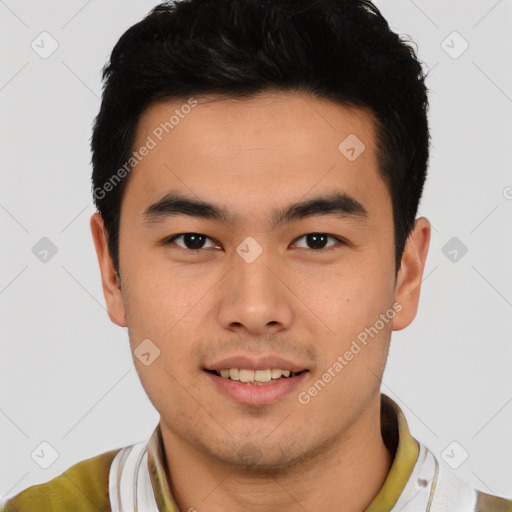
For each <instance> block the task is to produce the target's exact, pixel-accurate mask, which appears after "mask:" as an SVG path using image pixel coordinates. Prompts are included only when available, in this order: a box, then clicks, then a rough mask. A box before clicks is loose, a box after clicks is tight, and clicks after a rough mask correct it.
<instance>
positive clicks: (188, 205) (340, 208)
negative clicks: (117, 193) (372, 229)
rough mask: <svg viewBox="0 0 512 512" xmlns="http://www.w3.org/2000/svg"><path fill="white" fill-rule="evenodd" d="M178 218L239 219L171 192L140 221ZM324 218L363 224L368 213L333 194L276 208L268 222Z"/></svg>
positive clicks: (350, 199) (345, 197) (356, 203)
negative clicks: (183, 216)
mask: <svg viewBox="0 0 512 512" xmlns="http://www.w3.org/2000/svg"><path fill="white" fill-rule="evenodd" d="M179 215H188V216H190V217H196V218H200V219H206V220H212V221H217V222H222V223H224V224H234V223H236V221H237V220H238V216H237V215H235V214H233V213H232V212H230V211H229V210H228V209H226V208H225V207H223V206H220V205H217V204H213V203H209V202H206V201H203V200H201V199H196V198H193V197H190V196H186V195H184V194H182V193H181V192H170V193H168V194H167V195H165V196H164V197H162V198H161V199H160V200H159V201H157V202H156V203H154V204H152V205H150V206H148V207H147V208H146V209H145V210H144V213H143V214H142V218H143V222H144V223H146V224H154V223H159V222H163V221H165V220H167V219H169V218H172V217H176V216H179ZM324 215H325V216H335V217H338V218H343V219H346V218H348V219H355V220H362V221H366V220H367V218H368V215H369V214H368V211H367V210H366V208H365V207H364V206H363V205H362V204H361V203H360V202H359V201H358V200H357V199H355V198H354V197H352V196H350V195H348V194H347V193H344V192H333V193H330V194H324V195H320V196H316V197H313V198H310V199H306V200H304V201H300V202H298V203H294V204H291V205H287V206H285V207H284V208H278V209H275V210H273V211H272V212H271V216H270V220H271V224H272V229H274V228H276V227H278V226H280V225H283V224H287V223H291V222H294V221H298V220H302V219H306V218H308V217H314V216H324Z"/></svg>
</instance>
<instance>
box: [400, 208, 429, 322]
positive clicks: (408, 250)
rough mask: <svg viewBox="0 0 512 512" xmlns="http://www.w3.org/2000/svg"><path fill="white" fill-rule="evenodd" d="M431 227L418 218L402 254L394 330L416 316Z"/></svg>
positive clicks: (421, 218) (424, 219)
mask: <svg viewBox="0 0 512 512" xmlns="http://www.w3.org/2000/svg"><path fill="white" fill-rule="evenodd" d="M430 234H431V227H430V222H429V221H428V219H426V218H425V217H420V218H418V219H416V221H415V224H414V229H413V231H412V232H411V234H410V236H409V238H408V239H407V243H406V246H405V249H404V253H403V255H402V261H401V266H400V269H399V271H398V276H397V282H396V289H395V301H396V302H398V303H399V304H400V305H401V309H400V311H399V312H398V313H397V314H396V316H395V318H394V319H393V330H394V331H400V330H401V329H404V328H405V327H407V326H408V325H409V324H410V323H411V322H412V321H413V320H414V318H415V316H416V313H417V311H418V304H419V299H420V291H421V281H422V279H423V271H424V269H425V263H426V260H427V254H428V248H429V244H430Z"/></svg>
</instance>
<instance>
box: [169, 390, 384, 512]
mask: <svg viewBox="0 0 512 512" xmlns="http://www.w3.org/2000/svg"><path fill="white" fill-rule="evenodd" d="M162 436H163V440H164V446H165V454H166V459H167V469H168V474H167V479H168V482H169V488H170V489H171V492H172V494H173V498H174V500H175V501H176V504H177V505H178V507H179V509H180V511H182V512H184V511H189V510H192V511H193V510H195V509H197V510H203V509H204V510H206V509H207V510H208V511H209V512H220V511H225V510H254V511H258V512H275V510H279V509H280V508H283V509H286V510H292V511H293V510H297V511H301V512H303V511H304V510H334V509H336V510H340V504H342V507H341V509H342V510H343V511H344V512H361V511H362V510H365V509H366V508H367V507H368V505H370V503H371V502H372V501H373V499H374V498H375V496H376V495H377V493H378V492H379V490H380V488H381V487H382V485H383V483H384V481H385V479H386V477H387V474H388V472H389V469H390V467H391V464H392V459H393V457H392V455H391V453H390V452H389V451H388V449H387V448H386V446H385V444H384V441H383V439H382V434H381V425H380V397H378V399H377V400H376V401H374V402H373V403H372V404H371V405H370V406H369V407H368V408H367V409H366V411H365V412H364V413H363V415H362V416H361V417H360V418H359V419H358V421H356V422H355V423H354V424H353V425H352V426H351V427H350V431H347V432H345V433H344V434H343V435H342V436H340V437H339V438H338V439H336V440H335V441H334V442H333V443H332V444H331V445H330V446H329V447H328V448H327V449H326V450H324V451H323V452H322V453H319V454H317V455H316V456H315V457H313V458H312V459H310V460H309V461H308V462H307V463H303V464H300V465H295V466H293V467H292V468H286V469H285V470H283V471H281V472H279V473H277V472H272V474H270V473H268V474H265V473H263V472H260V473H258V474H255V473H254V472H251V471H250V468H249V469H248V470H247V471H245V472H242V471H241V470H240V467H238V466H231V465H226V464H224V463H222V462H219V461H218V459H214V458H212V457H211V456H209V455H208V454H205V453H204V451H198V450H197V448H195V447H192V446H191V445H190V444H188V443H186V442H185V441H184V440H183V439H181V438H179V437H177V436H176V435H174V433H173V432H172V431H170V430H169V429H167V428H165V430H164V427H163V426H162ZM171 475H172V478H171ZM333 504H336V506H334V505H333Z"/></svg>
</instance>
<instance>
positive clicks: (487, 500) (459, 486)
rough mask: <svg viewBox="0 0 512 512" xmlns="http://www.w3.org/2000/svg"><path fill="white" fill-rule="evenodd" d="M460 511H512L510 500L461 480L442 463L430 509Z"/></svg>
mask: <svg viewBox="0 0 512 512" xmlns="http://www.w3.org/2000/svg"><path fill="white" fill-rule="evenodd" d="M431 510H432V511H433V512H436V511H438V510H439V511H440V512H443V511H447V510H459V511H461V512H466V511H467V512H512V500H510V499H507V498H503V497H499V496H495V495H491V494H487V493H485V492H483V491H480V490H478V489H475V488H474V487H472V486H471V485H469V484H468V483H467V482H465V481H463V480H461V479H460V478H459V477H458V476H456V475H455V474H454V473H453V472H452V471H450V469H449V468H448V467H447V466H446V465H445V464H443V463H441V464H439V473H438V478H437V482H436V483H435V492H434V495H433V499H432V509H431Z"/></svg>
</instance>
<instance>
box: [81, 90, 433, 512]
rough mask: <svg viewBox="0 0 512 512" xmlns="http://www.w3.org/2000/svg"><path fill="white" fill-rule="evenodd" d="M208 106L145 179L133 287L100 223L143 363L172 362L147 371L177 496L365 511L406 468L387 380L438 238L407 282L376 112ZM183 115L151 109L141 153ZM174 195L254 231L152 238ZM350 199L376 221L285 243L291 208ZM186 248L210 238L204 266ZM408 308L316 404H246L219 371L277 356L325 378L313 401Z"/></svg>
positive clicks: (260, 507) (136, 206) (114, 296)
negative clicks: (397, 261) (387, 434)
mask: <svg viewBox="0 0 512 512" xmlns="http://www.w3.org/2000/svg"><path fill="white" fill-rule="evenodd" d="M196 99H197V100H198V101H199V104H198V105H197V106H196V107H195V108H193V109H192V111H191V112H190V113H189V114H188V115H187V116H185V117H184V119H181V120H180V122H179V124H178V125H177V126H176V127H175V128H174V129H173V131H172V133H170V134H168V135H166V136H164V137H163V139H162V141H161V142H159V143H158V144H157V145H156V147H155V148H154V149H152V150H151V151H150V152H149V154H148V155H147V156H146V157H145V158H144V159H143V160H142V161H141V162H140V163H138V165H137V166H136V167H135V168H134V170H133V171H132V173H131V174H130V177H129V181H128V183H127V188H126V189H125V192H124V196H123V201H122V207H121V222H120V245H119V248H120V276H121V283H119V281H118V279H117V277H116V273H115V271H114V268H113V266H112V261H111V258H110V255H109V253H108V249H107V242H106V237H105V231H104V228H103V223H102V219H101V216H100V215H99V214H98V213H96V214H94V215H93V216H92V217H91V230H92V236H93V239H94V243H95V247H96V251H97V256H98V261H99V265H100V270H101V278H102V286H103V291H104V296H105V300H106V304H107V307H108V314H109V317H110V319H111V321H112V322H114V323H115V324H117V325H119V326H123V327H128V332H129V337H130V344H131V348H132V350H134V349H135V348H136V347H137V346H138V345H139V344H140V343H141V341H142V340H144V339H147V338H149V339H150V340H151V341H152V342H153V343H154V344H155V345H156V346H158V348H159V349H160V356H159V357H158V358H157V359H155V360H154V362H153V363H152V364H150V365H149V366H145V365H143V364H142V363H141V362H140V361H139V360H138V358H136V357H134V362H135V366H136V368H137V371H138V374H139V376H140V379H141V382H142V385H143V386H144V389H145V390H146V392H147V394H148V396H149V398H150V400H151V402H152V403H153V405H154V406H155V408H156V409H157V410H158V412H159V413H160V417H161V419H160V425H161V429H162V435H163V441H164V448H165V454H166V458H167V462H168V466H169V474H168V475H167V476H168V480H169V482H170V487H171V491H172V493H173V496H174V498H175V500H176V503H177V504H178V506H179V507H180V509H181V510H183V511H185V510H189V508H191V507H194V508H196V509H197V510H208V511H209V512H216V511H220V510H251V511H258V512H267V511H268V512H270V511H272V512H274V511H275V510H279V509H280V508H281V507H285V508H286V510H293V511H295V510H297V511H299V510H300V511H304V510H308V511H315V510H325V511H331V510H332V511H334V510H340V503H342V504H343V510H344V512H356V511H357V512H360V511H361V510H364V509H365V508H366V507H367V506H368V505H369V504H370V503H371V501H372V500H373V498H374V497H375V496H376V494H377V493H378V491H379V489H380V488H381V486H382V484H383V482H384V480H385V479H386V476H387V473H388V471H389V469H390V466H391V462H392V457H391V454H390V453H389V451H388V450H387V449H386V447H385V445H384V442H383V439H382V436H381V430H380V383H381V382H380V379H381V377H382V374H383V371H384V367H385V363H386V358H387V354H388V348H389V342H390V338H391V332H392V331H398V330H401V329H403V328H405V327H407V326H408V325H409V324H410V323H411V322H412V321H413V319H414V317H415V316H416V312H417V308H418V301H419V296H420V288H421V280H422V275H423V271H424V267H425V262H426V257H427V253H428V247H429V241H430V232H431V230H430V224H429V222H428V220H427V219H426V218H424V217H421V218H418V219H416V223H415V228H414V231H413V232H412V234H411V236H410V237H409V239H408V242H407V245H406V248H405V251H404V254H403V257H402V260H401V268H400V270H399V272H398V275H395V272H394V240H393V217H392V204H391V197H390V195H389V192H388V190H387V188H386V187H385V185H384V182H383V181H382V179H381V177H380V175H379V174H378V171H377V169H378V164H377V158H376V146H375V133H374V121H373V117H372V115H371V113H370V112H368V111H366V110H363V109H355V108H348V107H344V106H341V105H338V104H336V103H333V102H330V101H328V100H323V99H318V98H314V97H311V96H306V95H304V94H301V95H299V94H295V93H266V94H259V95H258V96H256V97H252V98H251V99H249V100H248V99H243V100H241V99H238V100H235V99H233V98H221V97H217V96H208V97H206V96H203V97H197V98H196ZM183 104H184V101H164V102H160V103H158V104H153V105H152V106H150V107H149V108H148V109H147V110H146V111H145V112H144V114H143V116H142V117H141V119H140V121H139V124H138V129H137V135H136V140H135V144H134V148H139V147H140V146H141V145H143V144H144V142H145V141H146V139H147V137H148V135H151V133H152V132H153V130H154V129H155V127H157V126H158V125H159V124H160V123H161V122H164V121H166V120H168V119H169V117H170V116H171V115H172V114H173V112H174V110H175V109H176V108H180V106H181V105H183ZM349 134H356V135H357V137H358V138H359V139H360V140H362V141H363V142H364V144H365V146H366V149H365V150H364V151H363V152H362V153H361V155H360V156H359V157H358V158H357V159H356V160H354V161H349V160H348V159H347V158H346V157H345V156H344V155H343V154H342V153H341V152H340V151H339V150H338V145H339V144H340V142H341V141H343V140H344V139H345V138H346V137H347V136H348V135H349ZM171 190H178V191H180V192H183V193H187V194H189V195H192V196H194V197H197V198H201V199H204V200H206V201H209V202H213V203H216V204H219V205H222V206H225V207H226V208H227V209H229V210H230V211H231V212H233V213H234V214H236V215H238V217H239V218H238V221H237V222H236V223H233V224H223V223H222V222H216V221H212V220H204V219H197V218H192V217H188V216H178V217H174V218H168V219H166V220H164V221H162V222H160V223H153V224H147V223H144V222H143V217H142V213H143V212H144V210H145V208H147V207H148V206H149V205H150V204H152V203H154V202H156V201H158V200H159V199H160V198H161V197H163V196H164V195H165V194H166V193H168V192H170V191H171ZM333 190H339V191H343V192H346V193H349V194H350V195H351V196H353V197H354V198H356V199H357V200H358V201H360V202H361V203H362V204H363V205H364V207H365V208H366V209H367V210H368V212H369V216H368V218H367V220H366V222H361V221H360V220H357V219H350V218H347V219H343V218H339V217H333V216H313V217H310V218H307V219H302V220H299V221H296V222H293V223H290V224H286V225H283V226H280V227H279V228H276V229H275V230H271V229H270V219H269V215H270V211H271V210H272V209H273V208H275V207H284V206H286V205H288V204H290V203H294V202H297V201H299V200H301V199H304V198H305V197H309V196H312V195H316V194H319V193H324V192H332V191H333ZM183 233H201V234H203V235H206V236H207V237H209V238H207V239H206V241H205V242H204V244H203V248H202V249H200V250H201V251H202V252H199V253H198V254H192V253H191V252H190V251H189V252H188V253H187V252H186V248H187V245H186V241H185V240H184V239H183V237H182V238H180V239H178V240H175V241H174V244H170V245H160V244H159V243H160V242H161V241H163V240H165V239H168V238H169V237H170V236H171V235H178V234H183ZM309 233H325V234H329V235H333V236H335V237H340V238H342V239H344V240H346V241H347V242H348V243H347V244H345V245H342V244H338V242H337V241H336V240H335V239H328V240H327V241H326V243H325V245H326V247H325V248H324V249H321V248H320V249H318V248H315V246H314V245H313V244H312V243H311V242H308V240H307V239H306V237H304V235H307V234H309ZM248 236H250V237H253V238H254V239H255V240H256V241H257V242H258V244H259V245H260V246H261V248H262V250H263V252H262V254H261V255H260V256H259V257H258V258H257V259H256V260H255V261H253V262H252V263H250V264H248V263H246V261H244V260H243V259H242V258H241V257H240V256H239V255H238V254H237V252H236V248H237V247H238V246H239V245H240V244H241V242H242V241H243V240H244V239H245V238H246V237H248ZM189 246H190V245H189ZM332 247H334V249H332ZM328 249H332V250H328ZM120 284H121V287H119V286H120ZM395 302H398V303H399V304H400V305H401V309H400V311H399V312H398V311H397V312H396V315H395V317H394V319H393V320H391V321H390V322H389V323H388V324H386V325H385V327H384V328H383V329H381V330H380V331H379V333H378V335H377V336H375V337H374V338H373V339H371V341H370V342H369V343H368V345H367V346H366V347H364V349H363V350H361V352H359V353H358V355H357V356H355V357H354V358H353V359H352V361H350V363H349V364H348V365H347V366H346V367H344V368H343V370H342V371H341V372H340V374H339V375H337V376H336V377H335V378H333V379H332V380H331V381H330V382H329V383H328V385H326V386H325V388H324V389H322V391H321V392H319V393H318V394H317V395H316V396H315V397H314V398H313V399H312V400H311V401H310V403H308V404H307V405H304V404H301V403H300V402H299V401H298V399H297V392H293V393H290V394H289V395H286V396H285V397H283V398H281V399H280V400H278V401H277V402H275V403H273V404H271V405H266V406H247V405H240V404H237V403H235V402H234V401H233V400H232V399H230V398H228V397H226V396H224V395H222V394H221V393H220V392H219V391H218V390H217V389H216V387H215V386H213V385H212V383H211V382H210V379H209V378H208V377H207V375H206V374H205V372H204V371H203V370H202V368H203V367H204V365H205V364H206V363H207V362H211V361H213V360H219V359H220V358H223V357H225V356H229V355H231V354H233V353H235V351H236V353H237V354H240V353H244V354H251V355H256V356H261V355H264V354H265V355H266V354H277V355H280V356H282V357H284V358H289V359H292V360H294V361H298V362H300V363H301V364H302V365H303V366H304V367H305V368H307V369H308V370H309V372H308V373H307V374H306V378H305V379H304V381H303V385H302V383H301V386H300V389H298V390H297V391H303V390H307V389H308V388H309V387H310V386H311V385H312V384H313V383H314V382H315V381H317V380H318V379H319V378H320V377H321V376H322V374H323V373H324V372H325V371H326V370H327V369H328V368H329V367H331V366H332V365H333V363H334V362H335V361H336V360H337V357H338V356H339V355H342V354H344V353H345V352H346V351H347V350H348V349H349V348H350V345H351V343H352V341H353V340H354V339H356V337H357V335H358V334H359V333H360V332H361V331H363V330H364V329H365V327H368V326H370V325H374V324H375V322H376V320H378V319H379V315H381V314H383V313H385V312H386V311H388V310H391V309H392V308H393V304H394V303H395ZM249 443H250V444H249ZM242 454H245V458H244V457H242ZM171 475H172V480H171Z"/></svg>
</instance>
